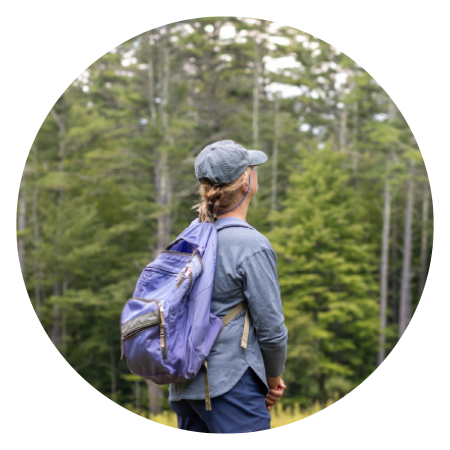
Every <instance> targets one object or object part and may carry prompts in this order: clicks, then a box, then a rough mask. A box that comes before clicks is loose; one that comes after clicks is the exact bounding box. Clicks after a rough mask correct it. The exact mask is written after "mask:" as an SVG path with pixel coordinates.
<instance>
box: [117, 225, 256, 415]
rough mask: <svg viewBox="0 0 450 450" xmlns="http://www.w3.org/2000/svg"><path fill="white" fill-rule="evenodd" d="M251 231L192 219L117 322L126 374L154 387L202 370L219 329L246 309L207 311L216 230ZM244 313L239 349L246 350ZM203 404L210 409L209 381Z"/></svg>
mask: <svg viewBox="0 0 450 450" xmlns="http://www.w3.org/2000/svg"><path fill="white" fill-rule="evenodd" d="M236 226H237V227H245V228H251V229H254V228H253V227H251V226H250V225H248V224H247V223H246V222H243V221H241V220H236V219H232V218H230V219H221V220H220V221H218V222H216V223H215V224H212V223H207V222H202V223H200V222H198V219H196V220H194V221H193V222H192V223H191V225H190V226H189V227H188V228H186V229H185V230H184V231H183V232H182V233H181V234H180V235H179V236H178V238H177V239H175V240H174V241H173V242H172V243H171V244H170V245H169V246H168V247H167V249H166V250H164V251H162V252H161V253H160V254H159V255H158V257H157V258H156V259H155V260H154V261H152V262H151V263H150V264H148V265H147V267H145V269H144V270H143V271H142V273H141V275H140V277H139V279H138V282H137V284H136V289H135V291H134V294H133V297H132V298H130V299H129V300H128V301H127V302H126V303H125V306H124V307H123V310H122V317H121V332H122V338H121V352H122V355H121V359H122V358H123V356H125V357H126V359H127V365H128V368H129V369H130V371H131V372H132V373H134V374H136V375H139V376H141V377H143V378H145V379H148V380H151V381H153V382H154V383H156V384H168V383H179V382H184V381H188V380H192V379H193V378H194V377H195V376H196V375H197V373H198V371H199V370H200V368H201V366H202V365H204V366H205V368H206V369H207V364H206V358H207V356H208V354H209V352H210V350H211V347H212V346H213V344H214V342H215V340H216V339H217V337H218V335H219V333H220V332H221V331H222V328H223V327H224V326H225V325H226V324H227V323H228V322H229V321H230V320H232V319H233V318H234V317H236V316H237V314H239V312H241V311H242V310H243V309H244V308H245V307H246V305H245V303H240V304H239V305H237V306H236V307H235V308H233V310H232V311H230V312H229V313H228V314H227V315H226V316H225V317H223V318H219V317H217V316H215V315H213V314H211V312H210V305H211V293H212V288H213V281H214V271H215V266H216V246H217V231H219V230H220V229H223V228H228V227H236ZM248 327H249V319H248V310H247V313H246V316H245V325H244V331H243V337H242V341H241V345H242V346H243V347H244V348H246V347H247V339H248ZM205 401H206V407H207V409H208V410H210V409H211V405H210V399H209V388H208V379H207V376H206V379H205Z"/></svg>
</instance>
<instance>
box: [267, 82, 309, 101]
mask: <svg viewBox="0 0 450 450" xmlns="http://www.w3.org/2000/svg"><path fill="white" fill-rule="evenodd" d="M266 93H267V97H268V98H269V100H273V99H274V98H275V97H276V96H279V97H281V98H292V97H298V96H300V95H302V94H303V89H302V88H301V87H299V86H292V85H289V84H284V83H270V84H268V85H267V86H266Z"/></svg>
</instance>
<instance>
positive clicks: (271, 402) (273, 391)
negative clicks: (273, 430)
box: [266, 378, 286, 411]
mask: <svg viewBox="0 0 450 450" xmlns="http://www.w3.org/2000/svg"><path fill="white" fill-rule="evenodd" d="M270 385H271V384H270V383H269V386H270ZM272 386H273V385H272ZM285 389H286V385H285V384H284V381H283V380H282V379H281V378H280V380H279V382H278V384H277V386H276V387H272V388H270V389H269V392H268V394H267V395H266V408H267V409H268V411H270V410H271V409H272V408H273V407H274V406H275V404H276V403H277V402H278V400H280V398H281V396H282V395H283V392H284V390H285Z"/></svg>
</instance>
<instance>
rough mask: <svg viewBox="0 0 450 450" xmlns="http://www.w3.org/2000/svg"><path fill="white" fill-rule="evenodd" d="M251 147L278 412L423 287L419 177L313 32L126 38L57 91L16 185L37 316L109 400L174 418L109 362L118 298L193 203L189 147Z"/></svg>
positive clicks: (329, 374)
mask: <svg viewBox="0 0 450 450" xmlns="http://www.w3.org/2000/svg"><path fill="white" fill-rule="evenodd" d="M221 139H232V140H235V141H236V142H239V143H240V144H242V145H244V146H245V147H247V148H249V149H251V148H254V149H260V150H263V151H264V152H265V153H267V155H268V156H269V161H268V163H266V164H264V165H263V166H261V167H260V168H259V169H258V180H259V190H258V195H257V196H256V197H254V199H253V200H252V202H251V204H250V209H249V213H248V217H247V219H248V222H249V223H250V224H252V225H253V226H255V227H256V228H257V229H258V230H259V231H260V232H262V233H263V234H264V235H265V236H267V237H268V238H269V240H270V242H271V243H272V245H273V247H274V249H275V251H276V253H277V256H278V274H279V281H280V287H281V293H282V300H283V308H284V311H285V317H286V325H287V327H288V330H289V346H288V361H287V364H286V372H285V374H284V377H283V378H284V379H285V381H286V384H287V386H288V388H287V389H286V390H285V394H284V397H283V399H282V401H281V402H280V405H277V408H275V410H273V411H272V416H273V425H274V426H279V425H282V424H285V423H289V422H292V421H295V420H298V419H300V418H302V417H305V416H307V415H310V414H312V413H314V412H316V411H318V410H320V409H322V408H324V407H325V406H327V405H329V404H330V403H332V402H334V401H336V400H338V399H339V398H341V397H343V396H344V395H345V394H347V393H348V392H350V391H351V390H352V389H353V388H355V387H356V386H357V385H358V384H360V383H361V382H362V381H363V380H364V379H365V378H366V377H367V376H369V375H370V374H371V373H372V372H373V371H374V370H375V369H376V367H377V366H378V365H379V364H381V362H382V361H383V360H384V359H385V358H386V357H387V355H388V354H389V352H390V351H391V350H392V348H393V347H394V346H395V344H396V343H397V342H398V339H399V338H400V337H401V335H402V333H403V332H404V331H405V328H406V327H407V325H408V323H409V321H410V319H411V317H412V314H413V313H414V310H415V308H416V307H417V304H418V302H419V299H420V296H421V293H422V291H423V288H424V284H425V280H426V276H427V272H428V267H429V262H430V257H431V250H432V240H433V214H432V202H431V194H430V189H429V183H428V178H427V174H426V170H425V166H424V163H423V161H422V157H421V154H420V151H419V149H418V147H417V144H416V142H415V140H414V137H413V135H412V133H411V131H410V129H409V127H408V125H407V124H406V122H405V120H404V119H403V117H402V115H401V113H400V112H399V111H398V109H397V108H396V106H395V104H394V103H393V102H392V101H391V99H390V98H389V96H388V95H387V94H386V93H385V92H384V90H383V89H382V88H381V87H380V86H379V85H378V84H377V83H376V81H375V80H374V79H373V78H371V76H370V75H369V74H368V73H367V72H365V71H364V70H363V69H362V68H361V67H359V66H358V65H357V64H356V63H355V62H354V61H352V60H351V59H350V58H348V57H347V56H346V55H344V54H342V53H341V52H339V51H338V50H337V49H335V48H333V47H332V46H330V45H328V44H327V43H325V42H323V41H321V40H320V39H317V38H315V37H313V36H310V35H308V34H306V33H303V32H301V31H299V30H296V29H293V28H288V27H283V26H280V25H278V24H274V23H272V22H268V21H264V20H257V19H249V18H236V17H209V18H201V19H192V20H187V21H183V22H176V23H172V24H169V25H166V26H164V27H161V28H158V29H155V30H151V31H149V32H147V33H144V34H142V35H139V36H136V37H134V38H132V39H130V40H129V41H127V42H125V43H123V44H122V45H120V46H119V47H117V48H115V49H113V50H111V51H110V52H109V53H107V54H106V55H104V56H102V57H101V58H100V59H99V60H98V61H96V62H95V63H94V64H93V65H92V66H90V67H89V68H88V69H87V70H86V71H85V72H84V73H82V74H81V75H80V76H79V77H78V78H77V79H76V80H75V81H74V82H73V83H72V84H71V86H69V88H68V89H67V90H66V91H65V92H64V93H63V95H62V96H61V97H60V98H59V100H58V101H57V102H56V104H55V105H54V107H53V108H52V110H51V111H50V113H49V114H48V116H47V117H46V119H45V121H44V123H43V124H42V127H41V129H40V131H39V133H38V135H37V136H36V139H35V141H34V143H33V146H32V148H31V150H30V154H29V157H28V160H27V163H26V166H25V170H24V174H23V178H22V182H21V189H20V194H19V200H18V221H17V224H18V232H17V236H18V250H19V256H20V262H21V268H22V273H23V276H24V280H25V283H26V286H27V290H28V293H29V295H30V298H31V301H32V303H33V306H34V308H35V311H36V314H37V316H38V317H39V320H40V321H41V323H42V325H43V327H44V329H45V330H46V332H47V333H48V335H49V337H50V339H51V340H52V342H53V343H54V345H55V346H56V347H57V348H58V350H59V351H60V352H61V354H62V355H63V356H64V357H65V358H66V359H67V361H68V362H69V363H70V364H71V365H72V367H73V368H74V369H75V370H76V371H77V372H78V373H79V374H80V375H81V376H82V377H83V378H85V379H86V380H87V381H88V382H89V383H90V384H91V385H93V386H94V387H95V388H96V389H98V390H99V391H100V392H102V393H103V394H104V395H106V396H107V397H109V398H110V399H112V400H113V401H115V402H116V403H118V404H120V405H122V406H124V407H125V408H127V409H129V410H131V411H134V412H136V413H137V414H141V415H143V416H145V417H150V418H152V419H153V420H156V421H159V422H161V423H165V424H167V425H173V426H176V421H175V416H174V415H173V414H171V413H170V412H169V405H168V401H167V387H158V386H155V385H154V384H152V383H146V382H145V380H143V379H141V378H139V377H137V376H135V375H132V374H130V373H129V371H128V369H127V366H126V362H125V361H120V360H119V358H120V324H119V322H120V313H121V310H122V307H123V304H124V303H125V301H126V300H127V299H128V298H129V297H130V296H131V295H132V293H133V290H134V286H135V283H136V281H137V278H138V276H139V274H140V272H141V270H142V269H143V268H144V267H145V265H146V264H147V263H148V262H149V261H150V260H152V259H153V258H155V257H156V255H157V254H158V253H159V251H161V250H162V249H163V248H165V247H166V246H167V245H168V244H169V243H170V241H171V240H172V239H174V238H175V237H176V236H177V235H178V234H179V233H180V232H181V231H182V230H183V229H184V228H186V227H187V226H188V225H189V223H190V222H191V221H192V220H193V219H195V217H196V216H195V213H194V211H192V210H191V207H192V205H193V204H194V203H195V202H196V201H197V200H198V197H197V194H196V193H197V189H198V182H197V180H196V178H195V174H194V167H193V165H194V160H195V157H196V155H197V154H198V153H199V152H200V151H201V150H202V149H203V147H205V146H206V145H208V144H210V143H212V142H214V141H217V140H221Z"/></svg>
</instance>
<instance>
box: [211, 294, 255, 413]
mask: <svg viewBox="0 0 450 450" xmlns="http://www.w3.org/2000/svg"><path fill="white" fill-rule="evenodd" d="M246 306H247V303H246V302H245V301H243V302H241V303H239V304H238V305H236V306H235V307H234V308H233V309H232V310H231V311H230V312H229V313H228V314H226V315H225V316H223V317H222V322H223V328H222V330H221V331H220V333H221V332H222V331H223V329H224V328H225V327H226V326H227V324H228V323H229V322H231V321H232V320H233V319H234V318H235V317H236V316H237V315H238V314H239V313H240V312H241V311H242V310H243V309H244V308H245V307H246ZM249 329H250V320H249V315H248V308H247V311H245V318H244V331H243V333H242V339H241V347H242V348H247V342H248V333H249ZM220 333H219V334H218V335H217V337H219V335H220ZM216 339H217V338H216ZM203 365H204V366H205V369H206V370H205V408H206V411H211V396H210V393H209V381H208V363H207V362H206V359H205V362H204V363H203Z"/></svg>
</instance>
